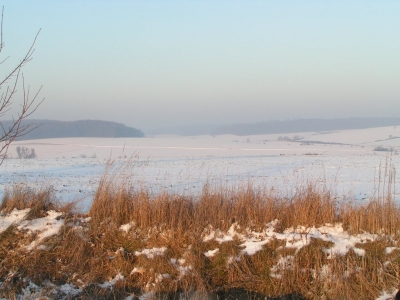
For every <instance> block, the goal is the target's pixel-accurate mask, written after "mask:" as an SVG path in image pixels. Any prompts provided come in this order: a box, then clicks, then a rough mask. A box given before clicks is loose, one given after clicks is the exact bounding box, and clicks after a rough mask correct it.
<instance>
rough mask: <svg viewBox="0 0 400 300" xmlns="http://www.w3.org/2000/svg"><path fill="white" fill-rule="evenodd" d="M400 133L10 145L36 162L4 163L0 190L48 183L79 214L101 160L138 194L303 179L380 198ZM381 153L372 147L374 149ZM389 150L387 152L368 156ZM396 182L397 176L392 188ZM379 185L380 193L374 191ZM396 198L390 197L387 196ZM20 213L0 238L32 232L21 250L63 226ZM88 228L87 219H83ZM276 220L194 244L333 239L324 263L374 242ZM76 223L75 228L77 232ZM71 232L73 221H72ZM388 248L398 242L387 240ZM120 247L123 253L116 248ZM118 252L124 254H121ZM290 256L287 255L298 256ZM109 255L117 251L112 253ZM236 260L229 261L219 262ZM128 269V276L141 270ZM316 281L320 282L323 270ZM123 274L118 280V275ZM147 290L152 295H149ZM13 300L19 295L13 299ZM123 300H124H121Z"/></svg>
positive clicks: (282, 264)
mask: <svg viewBox="0 0 400 300" xmlns="http://www.w3.org/2000/svg"><path fill="white" fill-rule="evenodd" d="M397 136H399V137H400V128H399V129H397V128H393V127H384V128H374V129H365V130H348V131H336V132H324V133H315V132H310V133H301V134H285V135H263V136H261V135H259V136H232V135H224V136H215V137H213V136H193V137H177V136H156V137H147V138H140V139H97V138H79V139H77V138H74V139H72V138H70V139H49V140H32V141H21V142H15V143H14V144H13V145H12V147H11V148H10V150H9V154H11V155H12V156H13V157H15V156H16V150H15V149H16V147H18V146H25V147H28V148H35V151H36V153H37V155H38V158H37V159H26V160H24V159H16V158H12V157H11V158H9V159H6V160H5V161H4V162H3V164H2V165H1V166H0V192H1V193H4V190H5V189H6V188H7V187H9V186H12V185H13V184H14V183H23V184H26V185H28V186H31V187H42V186H43V185H51V186H52V187H53V188H54V189H55V190H56V192H57V196H58V197H60V198H61V199H64V200H66V201H70V200H74V199H82V200H83V201H82V208H83V209H84V210H85V209H87V208H88V207H89V204H90V201H91V199H92V196H93V194H94V192H95V190H96V188H97V186H98V183H99V179H100V177H101V175H102V172H103V171H104V169H105V165H106V163H107V160H108V159H109V158H112V159H114V160H115V161H116V162H117V163H116V164H117V166H118V165H119V164H124V163H128V162H130V163H132V166H133V168H132V169H130V171H131V173H129V174H131V175H132V182H133V183H134V184H135V185H136V186H137V187H138V188H147V189H149V190H150V191H153V192H159V191H162V190H166V191H169V192H173V193H183V194H193V193H197V192H199V191H201V189H202V187H203V185H204V184H205V183H207V182H209V183H210V182H211V183H215V184H216V186H228V187H229V186H232V185H236V184H239V185H240V184H246V183H247V182H248V181H249V180H250V181H251V182H252V183H253V184H254V185H255V186H266V187H274V188H276V189H278V190H280V191H281V192H283V193H291V192H293V191H295V189H296V187H299V186H302V185H304V184H305V183H307V181H312V182H320V183H321V184H324V185H327V187H328V188H330V189H331V190H332V191H336V192H337V194H338V196H339V197H344V198H346V199H349V198H350V199H356V200H357V201H360V202H363V201H367V200H368V199H369V198H370V197H373V196H374V195H376V194H377V193H378V192H382V191H383V188H382V186H384V185H385V184H386V183H385V180H387V177H385V175H384V173H385V168H386V167H387V166H393V167H397V166H398V165H399V163H400V158H399V156H398V155H397V151H398V150H400V138H397ZM378 147H380V148H378ZM377 149H380V150H382V149H391V150H392V151H377ZM379 178H381V179H379ZM398 181H399V177H398V176H397V175H396V177H395V183H397V182H398ZM379 187H380V189H379ZM396 197H397V200H399V199H400V198H399V195H398V194H397V193H396ZM28 211H29V209H25V210H20V211H18V210H13V211H12V212H11V213H9V214H7V215H4V216H1V218H0V233H1V232H3V231H4V230H6V229H7V228H9V226H10V225H11V224H15V225H17V227H16V230H20V231H24V232H26V234H28V235H29V234H31V233H36V234H37V235H36V239H34V240H33V241H31V242H30V243H29V244H27V245H26V246H25V249H26V251H27V252H29V251H31V250H32V249H33V248H35V247H38V249H39V250H40V249H41V248H39V247H41V245H40V242H41V241H42V240H44V239H45V238H46V237H49V236H52V235H55V234H57V233H58V232H59V229H60V228H61V226H63V225H64V220H63V218H61V217H60V216H62V213H58V212H54V211H49V212H47V216H43V217H42V218H38V219H35V220H30V221H27V220H25V219H24V217H25V216H26V214H27V213H28ZM81 221H82V223H85V222H90V218H87V219H82V220H81ZM277 222H278V221H277V220H271V222H270V223H268V224H266V227H265V229H264V230H263V231H261V232H255V231H252V230H250V229H247V228H246V229H245V230H238V229H240V228H239V227H237V224H236V223H235V224H233V225H232V226H231V228H230V229H229V230H228V231H226V232H223V231H220V230H219V229H217V228H211V227H207V228H206V229H205V232H204V234H203V237H202V238H203V242H204V243H207V242H210V241H216V242H218V244H217V246H213V247H210V248H209V249H207V251H206V252H204V256H205V257H207V258H212V257H214V256H215V255H217V254H218V252H219V251H222V250H221V249H220V248H221V247H222V244H223V243H225V242H229V241H232V240H234V239H236V240H238V241H240V243H241V244H240V247H241V252H240V254H246V255H249V256H251V255H254V254H255V253H257V252H258V251H260V250H261V249H262V246H263V245H266V244H268V243H270V242H271V241H272V240H285V241H286V244H285V247H286V248H290V249H297V250H300V249H301V248H302V247H305V246H307V245H308V244H309V243H310V241H311V238H316V239H321V240H323V241H328V242H331V243H332V246H331V248H330V249H328V250H327V252H326V253H327V255H328V259H332V258H333V257H335V256H336V255H344V254H346V253H347V252H348V251H350V250H352V251H353V252H354V253H355V254H356V255H358V256H364V255H365V251H366V250H364V249H362V248H360V245H362V244H363V243H366V242H369V241H372V240H375V239H376V237H375V236H374V235H371V234H369V233H364V234H361V235H353V236H351V235H350V234H349V233H347V232H346V231H345V230H344V229H343V227H342V225H341V224H339V223H338V224H326V225H325V226H322V227H318V228H315V227H309V228H305V227H298V228H287V229H285V230H283V231H282V232H279V233H278V232H277V231H276V230H275V225H276V224H277ZM81 225H82V224H80V225H79V226H81ZM71 226H75V225H73V224H72V225H71ZM132 226H133V225H132V224H131V223H129V224H124V225H122V226H121V227H120V229H119V230H120V231H123V232H124V233H125V234H128V233H129V231H130V230H132ZM396 245H397V244H396ZM121 249H122V248H121ZM121 249H119V250H117V252H118V251H119V252H121V251H122V252H123V251H124V249H122V250H121ZM398 249H399V248H398V246H396V247H395V246H390V247H386V248H385V253H386V254H388V255H389V254H390V253H391V252H393V251H398ZM297 250H296V251H297ZM165 251H166V248H165V247H153V248H143V249H142V250H140V251H135V252H134V253H133V255H135V256H146V257H147V258H148V259H153V258H154V257H155V256H163V255H164V252H165ZM117 252H116V253H115V255H118V253H117ZM238 259H240V258H239V257H234V256H233V257H229V260H228V264H229V262H230V261H231V260H232V261H233V260H238ZM292 260H293V256H283V257H281V258H280V259H279V261H278V263H277V264H276V265H274V266H273V267H272V268H271V277H273V278H279V277H280V276H281V273H282V270H284V269H287V268H290V265H291V263H292ZM170 263H171V265H172V266H174V267H175V268H176V269H177V270H178V271H179V272H178V279H177V280H179V278H181V277H182V276H183V275H185V274H186V272H190V270H191V266H190V265H189V264H188V263H187V262H186V261H185V259H184V258H179V257H176V258H172V259H171V260H170ZM143 270H144V269H143V268H140V267H137V266H135V267H134V268H133V269H132V271H131V275H132V274H135V273H140V272H144V271H143ZM324 272H325V273H326V274H325V273H324V274H325V275H324V274H322V273H321V276H326V275H327V276H329V274H330V272H331V270H330V269H329V267H326V268H325V269H324ZM125 275H126V274H125ZM155 278H156V280H158V281H159V282H161V281H162V280H164V279H166V280H167V279H170V278H171V275H170V274H158V276H156V277H155ZM121 280H124V275H122V274H121V273H116V274H114V275H113V277H112V278H110V280H109V281H105V282H104V283H99V284H98V287H101V288H104V289H112V288H113V286H114V285H115V284H116V283H117V282H118V281H121ZM31 289H33V290H35V291H40V288H39V287H37V286H36V285H35V284H34V283H30V284H29V286H28V287H27V288H26V289H23V295H25V294H26V295H33V292H32V291H31ZM54 289H55V290H59V291H60V293H63V294H65V295H67V296H68V295H74V294H79V293H80V292H82V290H81V289H80V287H78V286H74V285H72V284H71V285H68V284H65V285H62V286H59V287H57V286H54ZM395 292H396V291H395V290H390V291H389V292H382V295H381V297H380V298H378V299H390V298H391V297H393V296H394V294H395ZM150 293H151V292H150ZM146 295H147V294H146V293H145V294H143V295H142V297H141V299H148V298H149V299H150V298H151V297H150V296H149V297H148V298H147V296H146ZM21 297H22V296H21ZM127 299H128V298H127Z"/></svg>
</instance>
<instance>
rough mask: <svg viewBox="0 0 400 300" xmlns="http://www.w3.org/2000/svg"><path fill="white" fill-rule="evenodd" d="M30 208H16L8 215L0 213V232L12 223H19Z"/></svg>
mask: <svg viewBox="0 0 400 300" xmlns="http://www.w3.org/2000/svg"><path fill="white" fill-rule="evenodd" d="M29 210H30V209H29V208H27V209H23V210H18V209H14V210H13V211H11V212H10V213H9V214H7V215H4V216H2V215H0V233H1V232H3V231H4V230H6V229H7V228H8V227H9V226H11V225H12V224H16V225H17V224H19V223H20V222H21V221H22V220H23V219H24V218H25V216H26V215H27V213H28V212H29Z"/></svg>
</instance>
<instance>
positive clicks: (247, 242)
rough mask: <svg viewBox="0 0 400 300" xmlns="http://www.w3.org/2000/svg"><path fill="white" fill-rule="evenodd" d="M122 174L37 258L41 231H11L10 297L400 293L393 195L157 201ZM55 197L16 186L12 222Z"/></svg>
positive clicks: (6, 240) (233, 191) (1, 242)
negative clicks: (342, 199) (34, 291)
mask: <svg viewBox="0 0 400 300" xmlns="http://www.w3.org/2000/svg"><path fill="white" fill-rule="evenodd" d="M121 168H123V167H121ZM121 168H119V169H118V168H117V171H116V172H117V173H113V172H112V170H113V166H112V165H109V166H108V169H107V170H106V172H105V174H104V176H103V178H102V179H101V182H100V185H99V188H98V190H97V192H96V195H95V196H94V200H93V205H92V207H91V209H90V211H89V213H88V214H87V215H79V214H73V213H72V212H70V213H69V216H68V217H67V218H66V219H65V220H64V221H63V222H64V223H63V227H62V228H61V229H60V230H59V231H58V232H57V234H55V235H52V236H49V237H47V238H46V239H43V240H40V242H37V245H36V244H35V245H36V246H35V248H34V249H33V250H32V251H26V245H27V244H30V243H32V240H35V239H36V238H37V236H40V234H41V233H40V232H36V233H35V232H33V233H32V234H31V235H30V237H26V233H24V232H23V231H21V230H20V229H19V226H20V225H19V224H22V223H18V224H14V225H12V226H10V227H9V228H8V229H7V230H4V231H3V232H1V233H0V259H1V266H2V268H0V269H1V271H0V278H1V279H0V281H2V282H3V283H2V286H1V287H2V289H0V296H4V295H6V294H7V295H10V293H20V292H21V289H22V288H25V287H26V284H27V281H26V280H31V281H33V282H35V283H36V284H38V285H42V286H43V285H44V284H45V283H46V282H49V281H50V282H52V283H56V284H58V285H62V284H66V283H68V284H73V285H74V287H75V288H76V289H81V291H86V293H88V294H91V295H96V297H103V298H107V297H111V298H112V297H123V296H124V295H127V294H129V293H131V292H135V293H137V292H138V291H139V292H146V291H147V292H156V293H163V292H170V293H171V292H176V291H203V292H215V293H216V292H218V293H220V292H221V291H228V290H231V289H243V290H247V291H254V292H258V293H262V294H263V295H269V296H278V295H284V294H293V293H296V294H297V295H303V297H305V298H307V299H321V298H327V299H358V298H361V297H364V298H368V299H374V298H376V297H378V296H379V294H380V293H381V292H382V291H390V290H391V289H392V288H393V287H395V286H397V285H398V279H397V274H398V265H399V260H398V256H397V254H398V252H399V251H400V250H399V249H400V248H398V246H399V242H398V240H399V229H400V224H399V223H398V221H397V219H398V216H399V212H400V211H399V207H398V206H397V205H396V204H395V203H394V201H393V200H392V198H390V197H391V196H390V195H391V194H390V193H386V194H385V199H381V198H377V199H372V200H371V202H370V203H369V204H367V205H365V206H361V205H357V204H354V203H346V204H343V203H338V202H337V200H336V197H333V196H332V193H331V192H330V191H328V190H327V189H326V188H325V187H323V186H322V187H321V186H317V185H316V184H308V185H306V186H305V187H303V188H301V187H300V188H298V189H297V193H296V194H295V195H293V196H292V197H286V196H282V195H279V194H278V193H277V192H276V191H275V190H273V189H267V188H266V189H260V188H254V187H253V186H252V185H251V184H247V185H244V186H241V187H237V188H230V189H229V188H226V187H225V188H221V189H218V188H216V187H213V188H210V186H208V185H206V186H205V187H204V189H203V192H202V193H201V194H200V195H199V196H197V197H195V196H181V195H171V194H168V193H161V194H158V195H151V194H150V193H148V192H147V191H145V190H138V189H136V188H135V187H134V186H131V185H130V184H129V180H128V178H129V175H130V174H129V172H127V171H126V169H121ZM118 172H120V173H123V174H124V175H123V176H119V174H120V173H118ZM388 182H389V181H388ZM50 195H51V194H50V193H47V192H46V190H45V192H41V191H38V192H34V191H31V190H18V189H16V190H15V191H13V192H9V193H8V194H6V196H5V198H4V200H3V203H2V204H1V206H0V208H1V210H2V211H3V216H6V215H7V214H11V213H12V212H13V209H14V208H16V209H19V210H22V209H24V208H30V209H32V208H33V207H38V209H36V210H35V209H34V211H36V212H35V213H34V214H33V215H32V216H31V217H30V218H29V219H31V220H32V221H34V220H35V218H36V219H37V218H43V216H44V215H45V214H46V213H47V211H48V210H50V209H55V208H57V206H56V205H55V204H54V203H53V202H52V201H51V200H50V199H52V198H51V197H50ZM35 201H36V202H37V203H36V204H35ZM35 205H36V206H35ZM64 210H66V209H65V208H64ZM38 212H39V213H38ZM65 216H66V214H65V213H64V217H65ZM0 220H1V219H0ZM0 222H1V221H0ZM326 223H330V225H326ZM346 230H347V231H348V232H346ZM349 233H352V235H350V234H349ZM19 237H25V239H22V240H21V239H20V238H19ZM23 279H24V280H25V281H23ZM82 293H83V292H82ZM82 295H84V294H81V296H82ZM82 297H83V298H85V297H84V296H82Z"/></svg>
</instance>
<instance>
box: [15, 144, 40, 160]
mask: <svg viewBox="0 0 400 300" xmlns="http://www.w3.org/2000/svg"><path fill="white" fill-rule="evenodd" d="M16 151H17V155H18V158H19V159H32V158H36V157H37V156H36V152H35V149H34V148H31V149H29V148H27V147H24V146H18V147H17V148H16Z"/></svg>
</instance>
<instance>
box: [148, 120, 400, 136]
mask: <svg viewBox="0 0 400 300" xmlns="http://www.w3.org/2000/svg"><path fill="white" fill-rule="evenodd" d="M397 125H400V118H348V119H297V120H285V121H267V122H260V123H245V124H230V125H224V126H221V125H214V126H210V125H196V126H185V127H183V126H182V127H173V128H172V127H171V128H163V129H158V130H153V131H152V134H179V135H203V134H211V135H218V134H234V135H255V134H274V133H275V134H281V133H296V132H307V131H332V130H346V129H364V128H373V127H385V126H397Z"/></svg>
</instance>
